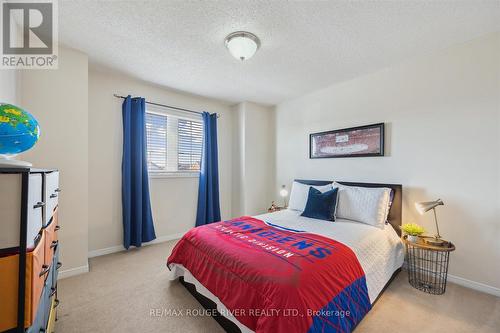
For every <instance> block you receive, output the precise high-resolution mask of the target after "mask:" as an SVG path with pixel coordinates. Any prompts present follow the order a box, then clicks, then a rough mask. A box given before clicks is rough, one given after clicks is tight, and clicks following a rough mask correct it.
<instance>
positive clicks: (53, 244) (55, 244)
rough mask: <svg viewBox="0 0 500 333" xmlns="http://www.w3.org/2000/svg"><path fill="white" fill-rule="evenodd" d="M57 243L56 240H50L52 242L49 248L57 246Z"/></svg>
mask: <svg viewBox="0 0 500 333" xmlns="http://www.w3.org/2000/svg"><path fill="white" fill-rule="evenodd" d="M57 244H59V241H58V240H55V241H52V244H50V248H51V249H53V248H55V247H56V246H57Z"/></svg>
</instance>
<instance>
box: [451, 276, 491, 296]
mask: <svg viewBox="0 0 500 333" xmlns="http://www.w3.org/2000/svg"><path fill="white" fill-rule="evenodd" d="M448 281H449V282H452V283H455V284H458V285H460V286H462V287H466V288H470V289H474V290H477V291H481V292H483V293H487V294H490V295H494V296H497V297H500V288H496V287H493V286H489V285H487V284H484V283H481V282H476V281H471V280H467V279H464V278H462V277H459V276H455V275H450V274H448Z"/></svg>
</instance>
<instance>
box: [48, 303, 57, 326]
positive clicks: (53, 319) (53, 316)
mask: <svg viewBox="0 0 500 333" xmlns="http://www.w3.org/2000/svg"><path fill="white" fill-rule="evenodd" d="M56 306H57V302H56V297H55V295H54V296H53V297H52V298H51V304H50V313H49V322H48V324H47V333H55V330H56V314H57V310H56Z"/></svg>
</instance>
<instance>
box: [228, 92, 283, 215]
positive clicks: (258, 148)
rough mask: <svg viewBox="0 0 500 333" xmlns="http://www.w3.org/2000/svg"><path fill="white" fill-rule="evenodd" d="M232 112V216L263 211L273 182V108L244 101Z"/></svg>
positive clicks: (269, 202) (269, 200) (269, 203)
mask: <svg viewBox="0 0 500 333" xmlns="http://www.w3.org/2000/svg"><path fill="white" fill-rule="evenodd" d="M233 112H234V121H233V137H234V141H233V203H232V204H233V205H232V206H233V215H234V216H241V215H257V214H262V213H265V212H266V209H267V208H268V207H269V206H270V205H271V198H272V192H271V191H272V188H273V184H274V178H273V175H274V108H272V107H265V106H261V105H258V104H255V103H250V102H242V103H239V104H237V105H235V106H233Z"/></svg>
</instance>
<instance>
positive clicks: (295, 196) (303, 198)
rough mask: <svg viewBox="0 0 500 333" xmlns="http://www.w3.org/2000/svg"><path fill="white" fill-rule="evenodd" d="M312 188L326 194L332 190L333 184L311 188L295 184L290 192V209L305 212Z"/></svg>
mask: <svg viewBox="0 0 500 333" xmlns="http://www.w3.org/2000/svg"><path fill="white" fill-rule="evenodd" d="M310 187H314V188H315V189H317V190H319V191H320V192H326V191H329V190H331V189H332V184H327V185H323V186H311V185H306V184H301V183H299V182H293V184H292V191H291V192H290V201H289V202H288V209H292V210H300V211H303V210H304V208H305V207H306V203H307V197H308V195H309V188H310Z"/></svg>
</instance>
